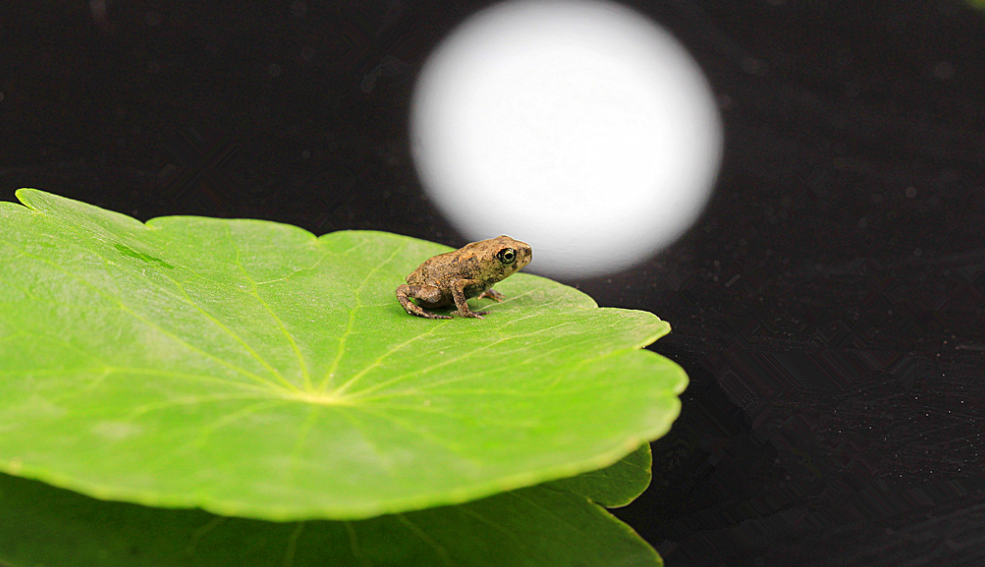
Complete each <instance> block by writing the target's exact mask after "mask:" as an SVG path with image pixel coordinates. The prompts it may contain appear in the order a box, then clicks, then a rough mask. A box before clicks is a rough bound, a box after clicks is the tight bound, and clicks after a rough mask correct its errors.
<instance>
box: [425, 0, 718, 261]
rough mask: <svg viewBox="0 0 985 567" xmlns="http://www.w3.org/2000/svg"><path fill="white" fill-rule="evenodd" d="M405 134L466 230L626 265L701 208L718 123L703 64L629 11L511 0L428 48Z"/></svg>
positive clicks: (440, 199)
mask: <svg viewBox="0 0 985 567" xmlns="http://www.w3.org/2000/svg"><path fill="white" fill-rule="evenodd" d="M410 134H411V141H412V146H413V152H414V159H415V162H416V165H417V169H418V173H419V175H420V178H421V181H422V183H423V184H424V187H425V189H426V191H427V192H428V194H429V195H430V197H431V198H432V199H433V200H434V202H435V203H436V204H437V206H438V207H439V208H440V209H441V210H442V212H443V213H445V214H446V215H447V217H448V218H449V219H450V221H451V222H452V224H453V225H454V226H455V227H456V228H457V229H458V230H460V231H461V232H462V233H463V234H464V235H465V236H467V237H469V238H471V239H474V240H479V239H483V238H489V237H492V236H497V235H500V234H508V235H510V236H513V237H514V238H517V239H520V240H524V241H526V242H529V243H530V244H531V246H532V247H533V250H534V261H533V263H532V264H531V268H532V271H535V272H539V273H544V274H548V275H552V276H555V277H579V276H597V275H601V274H605V273H610V272H615V271H619V270H623V269H626V268H629V267H631V266H632V265H634V264H636V263H638V262H640V261H642V260H644V259H646V258H647V257H649V256H650V255H652V254H653V253H655V252H656V251H658V250H659V249H661V248H663V247H665V246H667V245H668V244H670V243H671V242H672V241H673V240H674V239H676V238H677V237H678V236H680V235H681V234H682V233H683V232H684V231H685V230H687V229H688V227H689V226H690V225H691V224H692V223H693V222H694V220H695V219H696V218H697V217H698V215H699V214H700V212H701V210H702V208H703V207H704V204H705V203H706V201H707V199H708V197H709V195H710V193H711V190H712V187H713V184H714V180H715V176H716V174H717V171H718V164H719V161H720V159H721V151H722V138H723V135H722V126H721V121H720V119H719V116H718V112H717V109H716V105H715V99H714V96H713V94H712V93H711V90H710V89H709V87H708V84H707V82H706V81H705V78H704V76H703V75H702V73H701V71H700V69H699V68H698V66H697V64H696V63H695V62H694V61H693V60H692V59H691V57H690V56H689V55H688V54H687V52H686V51H685V50H684V49H683V47H681V45H680V44H679V43H678V42H677V41H676V40H675V39H674V38H673V37H672V36H671V35H670V34H668V33H667V32H666V31H664V30H663V29H662V28H660V27H658V26H657V25H656V24H654V23H653V22H651V21H650V20H648V19H646V18H644V17H643V16H641V15H639V14H637V13H636V12H633V11H632V10H630V9H628V8H625V7H622V6H619V5H616V4H611V3H605V2H595V1H537V0H522V1H511V2H506V3H503V4H498V5H495V6H493V7H491V8H488V9H486V10H484V11H482V12H480V13H478V14H477V15H475V16H473V17H472V18H470V19H469V20H467V21H466V22H465V23H464V24H462V25H461V26H460V27H459V28H458V29H456V30H455V31H454V32H453V33H452V34H451V36H450V37H448V38H447V39H445V40H444V41H443V42H442V43H441V44H440V45H439V46H438V48H437V50H436V51H435V52H434V53H433V54H432V55H431V56H430V58H429V59H428V61H427V63H426V64H425V66H424V69H423V70H422V72H421V75H420V77H419V79H418V83H417V86H416V89H415V92H414V100H413V105H412V109H411V132H410Z"/></svg>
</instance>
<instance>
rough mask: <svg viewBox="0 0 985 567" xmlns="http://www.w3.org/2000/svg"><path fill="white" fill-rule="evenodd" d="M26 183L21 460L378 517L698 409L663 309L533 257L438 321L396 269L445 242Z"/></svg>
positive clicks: (109, 479) (469, 493) (463, 494)
mask: <svg viewBox="0 0 985 567" xmlns="http://www.w3.org/2000/svg"><path fill="white" fill-rule="evenodd" d="M17 195H18V198H19V199H20V200H21V201H22V202H23V203H24V204H25V205H27V207H23V206H20V205H17V204H13V203H0V289H3V290H4V293H3V294H2V295H0V471H4V472H7V473H9V474H13V475H19V476H24V477H29V478H35V479H40V480H42V481H45V482H48V483H50V484H53V485H56V486H60V487H65V488H70V489H72V490H76V491H79V492H82V493H84V494H87V495H90V496H94V497H96V498H101V499H115V500H126V501H131V502H136V503H140V504H146V505H154V506H165V507H202V508H205V509H207V510H209V511H211V512H215V513H218V514H222V515H236V516H247V517H254V518H259V519H269V520H288V519H310V518H330V519H355V518H365V517H370V516H374V515H379V514H383V513H392V512H401V511H407V510H413V509H419V508H425V507H430V506H437V505H442V504H452V503H460V502H465V501H469V500H473V499H477V498H481V497H484V496H487V495H490V494H494V493H497V492H502V491H507V490H513V489H517V488H521V487H525V486H530V485H534V484H537V483H540V482H543V481H546V480H552V479H557V478H563V477H568V476H572V475H574V474H578V473H581V472H584V471H589V470H594V469H598V468H600V467H603V466H607V465H610V464H612V463H613V462H615V461H617V460H618V459H619V458H620V457H622V456H623V455H625V454H626V453H628V452H629V451H632V450H633V449H635V448H636V447H638V446H639V445H640V444H641V443H643V442H645V441H647V440H649V439H654V438H656V437H659V436H660V435H662V434H663V433H665V432H666V431H667V429H668V428H669V427H670V424H671V423H672V422H673V420H674V419H675V418H676V416H677V415H678V411H679V400H678V398H677V395H678V394H679V393H680V392H681V391H682V390H683V389H684V387H685V385H686V382H687V377H686V376H685V374H684V372H683V371H682V370H681V369H680V367H678V366H677V365H675V364H674V363H672V362H671V361H669V360H667V359H665V358H663V357H661V356H659V355H656V354H654V353H652V352H648V351H645V350H641V347H643V346H645V345H647V344H649V343H651V342H653V341H654V340H656V339H657V338H659V337H660V336H662V335H664V334H666V333H667V332H668V331H669V326H668V325H667V323H665V322H663V321H661V320H659V319H658V318H657V317H655V316H654V315H652V314H650V313H645V312H641V311H629V310H621V309H599V308H597V307H596V305H595V303H594V302H593V301H592V300H591V298H589V297H588V296H586V295H584V294H582V293H580V292H578V291H576V290H574V289H572V288H570V287H566V286H563V285H561V284H558V283H556V282H553V281H550V280H547V279H544V278H540V277H536V276H532V275H527V274H518V275H515V276H513V277H511V278H509V279H508V280H506V281H504V282H502V283H501V284H499V285H498V286H497V289H498V290H499V291H501V292H503V293H504V294H505V295H506V297H507V299H506V301H504V302H503V303H501V304H493V305H492V306H490V307H489V309H490V311H491V313H490V315H488V316H487V317H486V319H485V320H475V319H462V318H455V319H452V320H446V321H432V320H426V319H421V318H417V317H411V316H408V315H407V314H405V313H404V312H403V310H402V309H401V307H400V305H399V304H398V303H397V301H396V299H395V297H394V290H395V288H396V287H397V286H398V285H399V284H400V283H402V282H403V277H404V276H405V275H406V274H407V273H409V272H410V271H411V270H413V269H414V268H415V267H416V266H417V265H418V264H419V263H420V262H421V261H422V260H424V259H425V258H427V257H429V256H431V255H433V254H436V253H439V252H443V251H446V250H447V248H445V247H443V246H440V245H437V244H433V243H428V242H424V241H421V240H416V239H412V238H407V237H403V236H397V235H393V234H387V233H379V232H337V233H332V234H328V235H325V236H322V237H320V238H316V237H314V236H313V235H311V234H310V233H308V232H305V231H303V230H301V229H299V228H296V227H293V226H288V225H281V224H275V223H269V222H262V221H253V220H220V219H208V218H196V217H165V218H158V219H154V220H152V221H150V222H149V223H147V224H146V225H144V224H142V223H140V222H138V221H136V220H134V219H132V218H130V217H126V216H123V215H119V214H116V213H112V212H109V211H105V210H103V209H99V208H97V207H93V206H90V205H86V204H84V203H80V202H77V201H72V200H69V199H64V198H60V197H56V196H54V195H50V194H47V193H44V192H41V191H35V190H21V191H18V193H17ZM535 257H536V256H535ZM535 261H536V260H535ZM482 302H483V303H484V302H486V300H483V301H482ZM475 303H476V304H479V303H480V302H478V301H476V302H475ZM485 308H486V306H485V305H483V309H485Z"/></svg>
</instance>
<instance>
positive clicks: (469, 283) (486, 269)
mask: <svg viewBox="0 0 985 567" xmlns="http://www.w3.org/2000/svg"><path fill="white" fill-rule="evenodd" d="M532 258H533V251H532V250H531V249H530V245H529V244H527V243H526V242H521V241H519V240H514V239H513V238H510V237H509V236H506V235H502V236H497V237H496V238H490V239H488V240H480V241H478V242H472V243H470V244H466V245H465V246H463V247H461V248H459V249H458V250H454V251H452V252H446V253H444V254H438V255H437V256H433V257H431V258H428V259H427V260H425V261H424V263H422V264H421V265H420V266H418V267H417V269H416V270H414V271H413V272H411V273H410V275H408V276H407V278H406V280H407V283H406V284H403V285H401V286H399V287H398V288H397V300H398V301H400V305H402V306H403V308H404V310H405V311H407V313H409V314H411V315H416V316H418V317H424V318H426V319H452V317H451V315H441V314H439V313H433V312H431V311H428V310H427V309H436V308H440V307H450V306H454V307H455V309H456V311H454V312H453V314H454V315H458V316H459V317H469V318H475V319H483V315H488V314H489V312H488V311H472V310H471V309H469V305H468V303H467V300H469V299H472V298H479V299H492V300H493V301H496V302H497V303H499V302H502V301H503V297H504V296H503V294H502V293H500V292H498V291H496V290H494V289H493V288H492V287H493V286H494V285H495V284H497V283H499V282H501V281H503V280H504V279H506V278H508V277H509V276H511V275H513V274H515V273H516V272H518V271H519V270H520V269H521V268H523V267H524V266H526V265H527V264H529V263H530V260H531V259H532ZM411 299H416V300H417V303H414V302H413V301H411ZM425 307H426V308H427V309H424V308H425Z"/></svg>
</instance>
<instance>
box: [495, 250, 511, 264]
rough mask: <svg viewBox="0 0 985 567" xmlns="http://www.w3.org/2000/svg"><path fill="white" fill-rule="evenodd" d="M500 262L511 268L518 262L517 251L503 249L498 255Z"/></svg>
mask: <svg viewBox="0 0 985 567" xmlns="http://www.w3.org/2000/svg"><path fill="white" fill-rule="evenodd" d="M496 257H497V258H499V261H500V262H502V263H504V264H506V265H507V266H509V265H510V264H512V263H513V262H515V261H516V250H514V249H512V248H503V249H502V250H500V251H499V253H497V254H496Z"/></svg>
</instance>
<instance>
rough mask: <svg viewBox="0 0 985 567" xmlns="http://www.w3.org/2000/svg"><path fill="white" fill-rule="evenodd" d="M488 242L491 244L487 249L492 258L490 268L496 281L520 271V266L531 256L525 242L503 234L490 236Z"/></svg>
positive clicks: (526, 262) (531, 252)
mask: <svg viewBox="0 0 985 567" xmlns="http://www.w3.org/2000/svg"><path fill="white" fill-rule="evenodd" d="M488 242H489V243H490V244H491V246H490V247H489V250H490V251H491V252H492V255H493V258H494V262H493V266H492V268H493V270H494V272H495V276H494V278H495V280H496V281H500V280H502V279H504V278H506V277H507V276H510V275H512V274H515V273H516V272H518V271H520V268H522V267H524V266H526V265H527V264H529V263H530V260H531V259H532V258H533V251H532V250H531V249H530V245H529V244H527V243H526V242H521V241H519V240H514V239H512V238H510V237H509V236H505V235H503V236H497V237H496V238H492V239H490V240H489V241H488Z"/></svg>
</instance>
